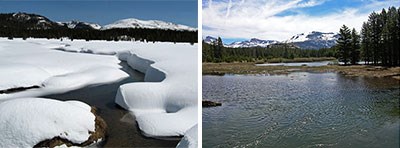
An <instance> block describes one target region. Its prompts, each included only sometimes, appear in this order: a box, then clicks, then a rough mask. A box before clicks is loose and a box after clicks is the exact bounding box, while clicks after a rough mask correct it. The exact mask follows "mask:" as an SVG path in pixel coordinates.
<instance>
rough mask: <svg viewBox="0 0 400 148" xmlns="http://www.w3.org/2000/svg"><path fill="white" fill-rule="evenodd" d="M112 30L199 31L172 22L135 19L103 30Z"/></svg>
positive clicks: (109, 25)
mask: <svg viewBox="0 0 400 148" xmlns="http://www.w3.org/2000/svg"><path fill="white" fill-rule="evenodd" d="M112 28H148V29H165V30H167V29H169V30H188V31H196V30H197V29H195V28H192V27H189V26H185V25H180V24H174V23H171V22H164V21H159V20H139V19H135V18H128V19H122V20H119V21H116V22H114V23H111V24H108V25H105V26H103V28H102V29H104V30H106V29H112Z"/></svg>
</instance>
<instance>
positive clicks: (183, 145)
mask: <svg viewBox="0 0 400 148" xmlns="http://www.w3.org/2000/svg"><path fill="white" fill-rule="evenodd" d="M176 147H177V148H197V124H196V125H195V126H193V127H192V128H190V129H189V130H188V131H186V133H185V136H184V137H183V138H182V140H181V141H180V142H179V143H178V145H177V146H176Z"/></svg>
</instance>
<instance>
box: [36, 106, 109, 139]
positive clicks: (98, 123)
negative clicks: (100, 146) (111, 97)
mask: <svg viewBox="0 0 400 148" xmlns="http://www.w3.org/2000/svg"><path fill="white" fill-rule="evenodd" d="M91 112H92V113H93V114H94V115H95V117H96V118H95V132H90V131H88V132H89V133H90V134H91V135H90V137H89V139H88V140H86V141H85V142H83V143H80V144H77V143H72V142H71V141H69V140H67V139H63V138H60V137H58V136H57V137H54V138H52V139H48V140H44V141H41V142H39V143H38V144H36V145H35V146H34V147H55V146H59V145H63V144H65V145H67V146H69V147H70V146H79V147H85V146H90V145H91V144H93V143H96V142H98V140H100V139H102V140H105V137H106V131H107V124H106V122H105V121H104V120H103V118H101V117H100V116H98V115H97V109H96V108H95V107H92V109H91Z"/></svg>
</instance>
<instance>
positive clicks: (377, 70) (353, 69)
mask: <svg viewBox="0 0 400 148" xmlns="http://www.w3.org/2000/svg"><path fill="white" fill-rule="evenodd" d="M202 66H203V72H202V74H203V75H220V76H222V75H225V74H249V75H252V74H269V75H280V74H289V73H292V72H337V73H341V74H343V75H345V76H360V77H376V78H382V77H390V78H393V79H396V80H398V81H400V67H382V66H372V65H351V66H339V65H325V66H256V63H252V62H248V63H202Z"/></svg>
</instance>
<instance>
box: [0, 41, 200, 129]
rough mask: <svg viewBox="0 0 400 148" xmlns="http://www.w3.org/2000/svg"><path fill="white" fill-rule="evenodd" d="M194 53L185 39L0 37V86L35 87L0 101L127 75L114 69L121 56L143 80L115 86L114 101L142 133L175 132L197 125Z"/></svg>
mask: <svg viewBox="0 0 400 148" xmlns="http://www.w3.org/2000/svg"><path fill="white" fill-rule="evenodd" d="M197 51H198V50H197V44H195V45H190V44H188V43H177V44H174V43H159V42H157V43H142V42H124V41H120V42H114V41H111V42H107V41H89V42H86V41H83V40H74V41H69V40H64V41H60V40H46V39H27V40H22V39H14V40H7V39H5V38H0V53H1V54H0V63H1V65H0V69H2V68H3V67H7V68H8V69H11V70H6V71H1V72H2V74H1V75H0V80H1V81H3V79H4V80H6V79H7V81H4V82H7V83H2V85H1V87H2V88H11V87H17V86H29V85H39V86H41V88H38V89H31V90H26V91H23V92H18V93H12V94H0V100H1V99H9V98H18V97H27V96H29V97H31V96H42V95H46V94H51V93H59V92H65V91H69V90H74V89H78V88H80V87H84V86H88V85H92V84H100V83H107V82H111V81H116V80H120V79H123V78H126V77H127V76H128V75H127V74H126V73H125V72H123V71H122V70H120V68H121V66H120V65H119V63H120V60H123V61H126V62H127V63H128V65H129V66H131V67H132V68H133V69H136V70H138V71H141V72H143V73H145V79H144V80H145V82H141V83H136V82H135V83H129V84H125V85H122V86H120V88H119V91H118V93H117V94H116V100H115V102H116V103H117V104H119V105H120V106H122V107H124V108H125V109H127V110H130V111H132V112H133V114H134V115H135V117H136V120H137V122H138V124H139V128H140V129H141V130H142V131H143V133H144V134H145V135H147V136H152V137H157V136H180V135H183V134H184V133H185V132H186V131H187V130H188V129H190V128H191V127H192V126H194V125H195V124H197ZM110 55H112V56H110ZM21 65H25V67H29V68H26V69H24V71H23V72H24V73H25V74H20V75H14V76H9V74H11V73H9V72H8V71H14V73H17V71H18V67H19V66H21ZM12 69H14V70H12ZM22 69H23V68H22ZM3 72H4V74H3ZM30 75H32V77H31V78H28V79H24V78H22V77H27V76H30Z"/></svg>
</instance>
